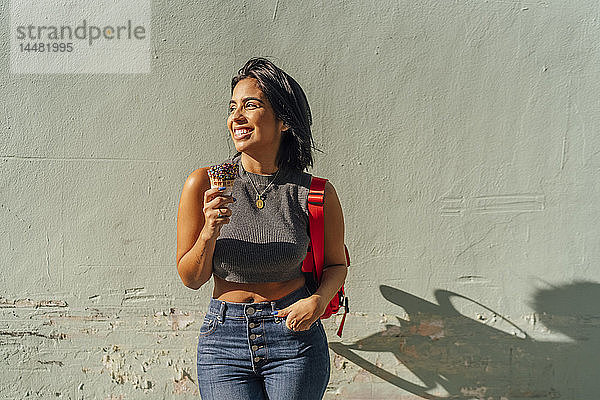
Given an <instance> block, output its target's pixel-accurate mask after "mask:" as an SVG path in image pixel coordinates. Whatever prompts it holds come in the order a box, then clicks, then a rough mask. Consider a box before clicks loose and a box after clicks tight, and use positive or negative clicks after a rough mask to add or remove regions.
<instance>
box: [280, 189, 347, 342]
mask: <svg viewBox="0 0 600 400" xmlns="http://www.w3.org/2000/svg"><path fill="white" fill-rule="evenodd" d="M323 214H324V218H325V220H324V224H325V232H324V234H325V238H324V239H325V243H324V247H325V248H324V253H325V254H324V257H325V258H324V262H325V269H324V270H323V276H322V277H321V284H320V285H319V288H318V289H317V291H316V292H315V293H314V294H313V295H312V296H310V297H307V298H305V299H301V300H298V301H297V302H295V303H294V304H292V305H290V306H289V307H286V308H284V309H282V310H279V312H278V313H277V316H279V317H285V316H287V319H286V325H287V326H288V328H290V329H292V327H291V326H290V323H291V321H295V323H296V324H295V329H296V330H300V331H302V330H306V329H308V328H310V326H311V325H312V324H313V323H314V322H315V321H316V320H317V319H319V318H320V317H321V315H323V313H324V312H325V309H326V308H327V305H328V304H329V302H330V301H331V299H332V298H333V296H335V295H336V293H337V292H338V290H340V287H342V285H343V284H344V281H345V280H346V274H347V265H346V250H345V248H344V216H343V213H342V206H341V205H340V201H339V199H338V196H337V193H336V192H335V189H334V187H333V185H332V184H330V183H329V181H327V183H326V184H325V204H324V206H323Z"/></svg>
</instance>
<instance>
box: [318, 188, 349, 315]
mask: <svg viewBox="0 0 600 400" xmlns="http://www.w3.org/2000/svg"><path fill="white" fill-rule="evenodd" d="M323 214H324V218H325V222H324V223H325V243H324V252H325V254H324V256H325V259H324V264H325V268H324V269H323V277H322V279H321V285H319V288H318V289H317V291H316V292H315V293H314V294H313V296H315V297H318V298H319V302H320V305H321V308H322V310H323V312H325V308H327V304H329V302H330V301H331V299H332V298H333V296H335V295H336V294H337V292H338V290H340V288H341V287H342V285H343V284H344V282H345V280H346V275H347V273H348V268H347V267H348V266H347V265H346V250H345V248H344V215H343V213H342V206H341V204H340V200H339V198H338V196H337V193H336V191H335V188H334V187H333V185H332V184H331V183H329V181H327V183H326V184H325V204H324V205H323ZM323 312H322V313H321V315H323ZM321 315H319V317H320V316H321Z"/></svg>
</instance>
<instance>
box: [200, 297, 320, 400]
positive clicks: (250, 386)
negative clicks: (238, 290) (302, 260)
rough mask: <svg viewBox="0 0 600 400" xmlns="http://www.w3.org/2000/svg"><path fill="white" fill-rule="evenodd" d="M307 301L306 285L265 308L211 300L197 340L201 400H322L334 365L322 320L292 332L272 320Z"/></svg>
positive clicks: (282, 320)
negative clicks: (279, 313) (296, 304)
mask: <svg viewBox="0 0 600 400" xmlns="http://www.w3.org/2000/svg"><path fill="white" fill-rule="evenodd" d="M308 296H310V292H309V291H308V288H306V286H304V287H302V288H300V289H298V290H296V291H294V292H292V293H290V294H288V295H287V296H285V297H282V298H281V299H279V300H275V301H266V302H261V303H231V302H225V301H220V300H216V299H211V301H210V305H209V309H208V312H207V314H206V317H205V318H204V322H203V323H202V327H201V328H200V332H199V338H198V367H197V368H198V369H197V373H198V386H199V389H200V396H201V397H202V400H246V399H248V400H267V399H268V400H320V399H322V398H323V395H324V393H325V389H326V388H327V384H328V382H329V374H330V360H329V348H328V345H327V336H326V334H325V330H324V329H323V324H322V323H321V320H320V319H317V320H316V321H315V322H314V323H313V324H312V325H311V327H310V328H309V329H307V330H305V331H292V330H290V329H289V328H288V327H287V326H286V324H285V317H274V316H273V315H272V312H273V311H275V310H280V309H283V308H285V307H287V306H289V305H290V304H292V303H295V302H296V301H298V300H300V299H302V298H305V297H308Z"/></svg>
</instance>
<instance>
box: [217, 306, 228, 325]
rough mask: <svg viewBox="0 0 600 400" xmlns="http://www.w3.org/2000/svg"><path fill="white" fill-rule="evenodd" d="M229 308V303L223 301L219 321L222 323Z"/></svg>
mask: <svg viewBox="0 0 600 400" xmlns="http://www.w3.org/2000/svg"><path fill="white" fill-rule="evenodd" d="M226 309H227V303H225V302H224V301H222V302H221V309H220V310H219V321H220V322H221V323H223V322H225V314H226Z"/></svg>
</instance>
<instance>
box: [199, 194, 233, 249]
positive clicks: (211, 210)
mask: <svg viewBox="0 0 600 400" xmlns="http://www.w3.org/2000/svg"><path fill="white" fill-rule="evenodd" d="M221 192H222V191H221V190H219V189H218V188H212V189H208V190H207V191H206V192H204V206H203V208H202V210H203V212H204V227H203V228H202V235H204V237H205V238H206V239H209V240H210V239H216V238H217V237H218V236H219V233H220V232H221V226H223V225H224V224H228V223H229V217H231V210H230V209H229V208H228V207H227V204H229V203H233V202H234V201H235V200H234V199H233V196H231V195H229V196H226V195H224V194H222V193H221ZM219 213H220V214H221V215H222V217H221V218H219Z"/></svg>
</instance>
